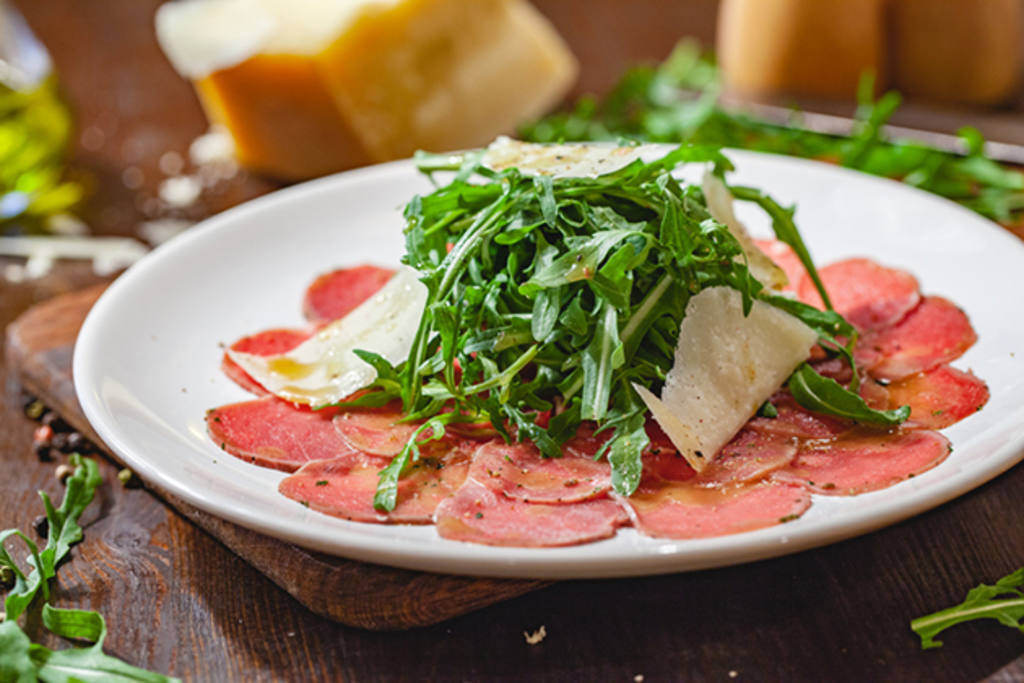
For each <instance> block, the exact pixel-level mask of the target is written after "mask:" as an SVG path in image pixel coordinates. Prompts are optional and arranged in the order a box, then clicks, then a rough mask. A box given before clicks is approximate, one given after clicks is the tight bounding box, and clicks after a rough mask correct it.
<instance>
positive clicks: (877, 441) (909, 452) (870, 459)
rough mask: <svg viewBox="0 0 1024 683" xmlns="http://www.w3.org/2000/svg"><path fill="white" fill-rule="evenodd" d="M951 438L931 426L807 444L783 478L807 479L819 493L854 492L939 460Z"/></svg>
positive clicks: (926, 467)
mask: <svg viewBox="0 0 1024 683" xmlns="http://www.w3.org/2000/svg"><path fill="white" fill-rule="evenodd" d="M949 450H950V449H949V440H948V439H947V438H946V437H944V436H942V435H941V434H939V433H938V432H932V431H927V430H913V431H907V432H896V433H885V432H883V433H871V432H869V431H868V430H857V431H856V432H852V433H850V434H848V435H844V436H843V437H841V438H838V439H836V440H834V441H832V442H828V443H822V444H816V445H808V446H805V447H804V448H802V449H801V451H800V453H799V454H798V455H797V457H796V459H795V460H794V461H793V464H792V465H790V466H789V467H788V468H786V469H784V470H781V471H779V472H776V473H775V474H773V475H772V477H773V478H774V479H776V480H778V481H787V482H796V483H800V482H802V483H804V484H806V485H807V486H808V488H810V489H811V490H812V491H814V492H815V493H822V494H825V495H833V496H852V495H856V494H858V493H866V492H868V491H875V490H877V489H883V488H886V487H889V486H892V485H893V484H896V483H897V482H900V481H903V480H904V479H909V478H910V477H913V476H915V475H918V474H921V473H922V472H925V471H927V470H930V469H931V468H933V467H935V466H936V465H938V464H939V463H940V462H942V461H943V460H945V459H946V456H948V455H949Z"/></svg>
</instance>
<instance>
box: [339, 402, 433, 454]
mask: <svg viewBox="0 0 1024 683" xmlns="http://www.w3.org/2000/svg"><path fill="white" fill-rule="evenodd" d="M402 417H404V413H402V411H401V409H400V408H398V407H395V406H385V407H383V408H368V409H365V410H346V411H343V412H341V413H339V414H338V417H337V419H336V420H335V421H334V426H335V427H336V428H337V430H338V433H339V434H341V437H342V438H343V439H345V441H346V442H347V443H348V444H349V445H350V446H352V448H354V449H356V450H359V451H363V452H365V453H372V454H374V455H398V454H399V453H400V452H401V450H402V448H403V447H404V446H405V444H406V443H407V442H408V441H409V437H411V436H412V435H413V432H415V431H416V430H417V429H418V428H419V425H418V424H413V423H410V422H400V420H401V419H402Z"/></svg>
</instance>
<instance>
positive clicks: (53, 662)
mask: <svg viewBox="0 0 1024 683" xmlns="http://www.w3.org/2000/svg"><path fill="white" fill-rule="evenodd" d="M70 462H71V464H72V465H74V467H75V471H74V473H73V474H72V475H71V476H70V477H68V479H67V482H66V486H67V489H66V491H65V492H64V500H63V502H62V503H61V505H60V507H57V508H55V507H54V506H53V503H52V502H51V501H50V497H49V496H48V495H46V493H44V492H42V491H40V492H39V497H40V498H42V500H43V506H44V507H45V509H46V519H47V522H48V523H49V533H48V536H47V542H46V547H45V548H43V550H42V551H40V550H39V548H38V546H37V545H36V544H35V542H33V541H32V539H31V538H29V537H28V536H26V535H25V534H23V533H22V532H21V531H19V530H18V529H6V530H4V531H2V532H0V567H4V568H7V569H8V570H10V571H11V572H13V574H14V577H15V580H14V586H13V587H12V588H11V590H10V591H9V592H8V593H7V598H6V599H5V600H4V612H5V617H4V621H3V623H0V680H3V681H17V682H18V683H22V682H27V681H35V680H43V681H110V680H117V681H147V682H151V683H161V682H164V681H171V680H175V679H170V678H167V677H166V676H163V675H160V674H156V673H152V672H150V671H146V670H144V669H139V668H137V667H134V666H131V665H129V664H126V663H125V662H122V661H121V660H119V659H117V658H116V657H111V656H110V655H107V654H104V653H103V640H104V638H105V637H106V634H107V627H106V623H105V622H104V620H103V617H102V616H100V614H99V613H97V612H91V611H88V610H77V609H60V608H56V607H53V606H52V605H50V604H48V601H49V599H50V589H49V582H50V579H52V578H53V577H54V576H55V575H56V570H57V567H58V565H59V564H60V562H61V560H63V559H64V558H65V557H66V556H67V554H68V551H69V550H70V548H71V546H72V545H74V544H75V543H77V542H79V541H81V540H82V527H81V526H79V524H78V519H79V518H80V517H81V515H82V512H83V511H84V510H85V509H86V507H88V505H89V503H90V502H92V499H93V496H94V495H95V493H96V488H97V487H98V486H99V485H100V484H101V483H102V481H103V479H102V478H101V477H100V474H99V469H98V468H97V467H96V463H95V462H94V461H93V460H90V459H89V458H83V457H81V456H79V455H77V454H75V455H72V456H71V458H70ZM12 538H17V539H19V540H20V541H21V542H22V543H23V544H24V545H25V547H26V548H27V549H28V551H29V558H28V560H27V562H28V564H29V566H30V567H31V570H30V571H29V572H28V573H26V572H24V571H22V569H21V567H19V566H18V564H17V563H15V561H14V559H13V558H12V557H11V556H10V554H9V553H8V551H7V549H6V548H5V546H4V544H5V543H6V541H7V540H8V539H12ZM39 594H42V596H43V601H44V602H43V606H42V612H41V616H42V623H43V625H44V626H45V627H46V628H47V629H49V630H50V631H52V632H53V633H55V634H57V635H58V636H61V637H63V638H71V639H75V640H85V641H89V642H90V643H92V645H90V646H89V647H76V648H68V649H64V650H50V649H49V648H46V647H43V646H42V645H38V644H36V643H33V642H31V640H30V639H29V637H28V635H26V634H25V632H24V631H22V630H21V628H20V627H19V626H18V618H19V617H20V616H21V615H22V614H24V613H25V612H26V611H27V610H28V609H30V608H31V606H32V605H33V604H34V600H35V598H36V597H37V595H39Z"/></svg>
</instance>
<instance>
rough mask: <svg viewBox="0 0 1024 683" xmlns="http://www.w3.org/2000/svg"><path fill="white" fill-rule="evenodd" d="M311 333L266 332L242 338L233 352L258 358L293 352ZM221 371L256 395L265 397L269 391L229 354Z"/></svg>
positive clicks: (233, 347)
mask: <svg viewBox="0 0 1024 683" xmlns="http://www.w3.org/2000/svg"><path fill="white" fill-rule="evenodd" d="M309 336H310V333H309V332H308V331H306V330H295V329H284V328H282V329H277V330H264V331H263V332H257V333H256V334H253V335H250V336H248V337H242V338H241V339H239V340H238V341H236V342H235V343H234V344H232V345H231V350H232V351H241V352H242V353H252V354H255V355H257V356H274V355H277V354H279V353H286V352H288V351H291V350H292V349H294V348H295V347H296V346H298V345H299V344H301V343H302V342H304V341H306V340H307V339H309ZM220 367H221V370H223V371H224V374H225V375H227V376H228V377H229V378H231V380H232V381H234V382H235V384H237V385H238V386H240V387H242V388H243V389H245V390H246V391H250V392H252V393H254V394H258V395H261V396H262V395H264V394H267V393H268V392H267V390H266V389H264V388H263V385H262V384H260V383H259V382H257V381H256V380H255V379H253V378H252V376H251V375H249V373H247V372H246V371H245V370H243V369H242V368H241V367H240V366H239V365H238V363H236V362H235V361H233V360H231V357H230V356H228V354H227V353H225V354H224V358H223V359H222V360H221V363H220Z"/></svg>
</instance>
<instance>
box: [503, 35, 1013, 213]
mask: <svg viewBox="0 0 1024 683" xmlns="http://www.w3.org/2000/svg"><path fill="white" fill-rule="evenodd" d="M872 92H873V89H872V87H871V83H870V81H867V80H865V81H864V82H863V83H862V88H861V105H860V107H859V108H858V110H857V114H856V121H857V122H856V125H855V126H854V129H853V130H852V131H851V134H850V135H849V136H842V135H829V134H826V133H819V132H816V131H811V130H807V129H806V128H801V127H800V113H799V112H793V115H792V120H791V122H790V124H791V125H785V126H783V125H779V124H778V123H775V122H770V121H765V120H762V119H759V118H756V117H754V116H749V115H746V114H738V113H734V112H730V111H727V110H726V109H725V108H723V107H721V106H720V105H719V104H718V94H719V84H718V73H717V68H716V67H715V65H714V63H713V62H711V61H710V60H709V59H707V58H706V57H703V56H702V55H701V52H700V49H699V47H698V46H697V45H696V44H695V43H692V42H683V43H680V45H679V46H678V47H677V48H676V50H675V51H674V52H673V53H672V55H670V56H669V58H668V59H667V60H666V61H665V62H664V63H663V64H661V65H660V66H658V67H657V68H651V67H647V66H643V67H638V68H634V69H631V70H630V71H628V72H627V73H626V74H625V75H624V76H623V78H622V80H621V81H620V82H619V84H618V85H617V86H616V87H615V89H614V90H613V91H612V92H611V93H610V94H609V95H608V96H607V97H606V98H605V99H604V100H603V101H601V102H598V101H596V100H594V99H593V98H584V99H581V100H580V101H579V102H578V103H577V104H576V106H575V108H574V109H573V110H572V111H570V112H566V113H559V114H554V115H552V116H549V117H547V118H545V119H542V120H540V121H537V122H536V123H533V124H530V125H528V126H526V127H524V128H523V129H522V130H521V132H520V134H521V137H522V138H523V139H525V140H530V141H533V142H561V141H573V140H575V141H589V140H619V139H622V138H629V139H634V140H639V141H647V142H671V143H680V142H686V143H691V144H697V145H716V146H721V147H734V148H739V149H752V150H757V151H761V152H770V153H775V154H786V155H791V156H798V157H804V158H810V159H821V160H827V161H832V162H836V163H840V164H842V165H843V166H846V167H848V168H853V169H856V170H859V171H863V172H865V173H871V174H874V175H880V176H885V177H887V178H893V179H896V180H901V181H903V182H905V183H907V184H909V185H913V186H915V187H918V188H920V189H922V190H926V191H928V192H932V193H934V194H937V195H940V196H942V197H946V198H947V199H951V200H953V201H955V202H959V203H960V204H963V205H964V206H966V207H968V208H970V209H971V210H973V211H976V212H977V213H979V214H981V215H983V216H985V217H987V218H990V219H992V220H995V221H998V222H1000V223H1003V224H1012V225H1019V224H1020V223H1021V222H1022V219H1024V174H1022V173H1020V172H1019V171H1016V170H1011V169H1007V168H1004V167H1003V166H1001V165H1000V164H998V163H996V162H995V161H993V160H991V159H989V158H987V157H986V156H985V153H984V140H983V138H982V136H981V135H980V133H978V131H977V130H975V129H973V128H964V129H962V130H961V131H960V138H961V140H962V144H963V148H964V154H963V155H959V154H951V153H949V152H946V151H942V150H938V149H935V148H932V147H929V146H927V145H924V144H921V143H918V142H913V141H905V140H889V139H887V138H886V135H885V132H884V125H885V123H886V122H887V121H888V120H889V119H890V118H891V117H892V115H893V113H894V112H895V111H896V109H897V108H898V107H899V104H900V96H899V95H898V94H897V93H893V92H890V93H886V94H885V95H884V96H882V97H881V98H880V99H879V100H877V101H873V100H872Z"/></svg>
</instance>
